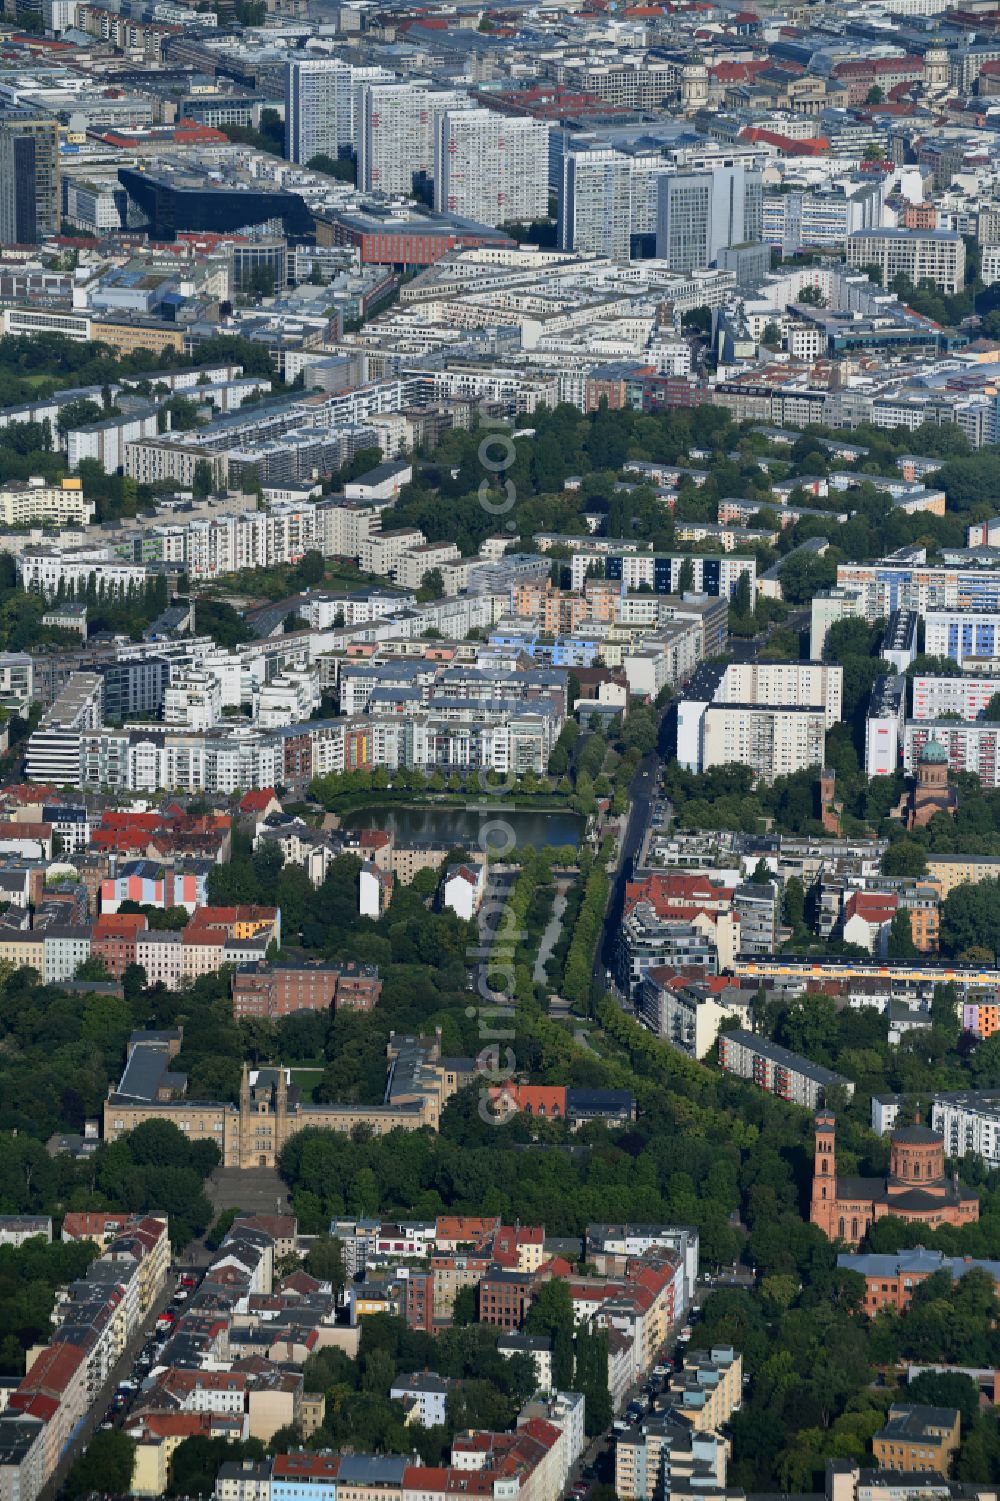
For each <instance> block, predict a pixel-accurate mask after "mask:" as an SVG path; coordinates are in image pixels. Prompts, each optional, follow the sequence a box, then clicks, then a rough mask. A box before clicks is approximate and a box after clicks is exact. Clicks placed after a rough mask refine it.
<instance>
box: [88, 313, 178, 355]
mask: <svg viewBox="0 0 1000 1501" xmlns="http://www.w3.org/2000/svg"><path fill="white" fill-rule="evenodd" d="M93 337H94V340H95V342H97V343H101V344H107V345H109V346H110V348H112V349H116V350H117V351H118V353H119V354H135V352H136V350H138V349H145V350H148V351H149V353H150V354H161V353H162V352H163V350H164V349H176V350H177V353H178V354H183V353H184V329H183V328H182V327H180V326H176V327H171V326H169V325H167V324H163V323H149V324H146V323H140V322H138V321H131V322H125V323H117V322H114V321H110V320H109V321H103V320H102V321H98V320H97V319H96V318H95V319H94V322H93Z"/></svg>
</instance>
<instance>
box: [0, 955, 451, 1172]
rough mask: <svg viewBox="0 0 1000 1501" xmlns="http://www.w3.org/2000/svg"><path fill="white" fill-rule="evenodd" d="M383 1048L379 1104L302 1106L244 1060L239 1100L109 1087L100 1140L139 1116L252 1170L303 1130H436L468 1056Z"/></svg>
mask: <svg viewBox="0 0 1000 1501" xmlns="http://www.w3.org/2000/svg"><path fill="white" fill-rule="evenodd" d="M19 936H20V935H19ZM28 936H29V937H30V935H28ZM3 957H4V955H3V952H2V941H0V958H3ZM20 962H21V963H25V962H31V961H30V960H27V961H26V960H23V959H22V960H21V961H20ZM39 972H40V971H39ZM386 1051H387V1054H388V1057H389V1062H390V1066H391V1067H390V1077H389V1088H388V1099H387V1102H386V1103H384V1104H381V1105H313V1104H311V1103H306V1102H304V1101H302V1100H300V1099H299V1097H298V1092H297V1091H296V1090H294V1089H293V1090H292V1091H291V1092H290V1091H289V1088H288V1075H287V1071H286V1070H285V1069H284V1068H274V1069H261V1070H259V1071H258V1072H257V1074H256V1075H255V1077H254V1079H253V1081H251V1078H250V1073H249V1070H248V1068H247V1067H246V1066H245V1065H244V1069H243V1079H242V1084H241V1088H240V1102H239V1105H233V1104H230V1103H229V1102H228V1101H220V1102H216V1101H200V1100H185V1099H180V1100H135V1099H133V1098H131V1097H130V1096H126V1095H120V1094H118V1093H116V1092H115V1091H112V1092H111V1094H109V1096H108V1098H107V1099H106V1100H105V1102H104V1140H105V1141H117V1140H118V1138H119V1137H120V1136H123V1135H125V1133H126V1132H128V1131H132V1130H134V1128H135V1127H136V1126H138V1125H141V1123H142V1122H143V1121H148V1120H161V1121H163V1120H165V1121H173V1122H174V1124H175V1125H177V1126H178V1127H179V1128H180V1129H181V1130H182V1131H183V1132H184V1134H185V1136H186V1137H187V1139H188V1140H189V1141H214V1142H215V1144H216V1146H217V1147H218V1148H219V1151H220V1152H221V1154H222V1165H223V1167H242V1168H251V1167H275V1166H276V1165H277V1162H278V1159H279V1157H280V1156H281V1152H282V1150H283V1148H284V1146H285V1143H286V1142H287V1141H288V1140H289V1139H290V1138H291V1137H292V1136H294V1135H295V1134H296V1132H298V1131H305V1130H308V1129H310V1128H312V1129H314V1130H324V1131H340V1132H343V1133H344V1134H345V1135H349V1134H350V1132H351V1131H353V1130H354V1128H355V1127H356V1126H367V1127H368V1128H369V1130H370V1131H371V1132H372V1133H373V1134H374V1135H376V1136H385V1135H387V1134H388V1133H389V1132H390V1131H420V1130H422V1129H423V1128H424V1127H427V1128H429V1129H430V1130H432V1131H436V1130H437V1129H438V1127H439V1123H440V1118H441V1111H442V1109H443V1108H444V1105H445V1102H446V1101H447V1100H449V1099H450V1098H451V1096H452V1095H453V1094H455V1093H456V1092H457V1091H458V1090H459V1089H461V1088H462V1087H463V1086H464V1085H465V1084H466V1083H468V1081H469V1080H470V1079H471V1077H472V1073H473V1069H474V1061H473V1060H472V1059H455V1058H449V1059H442V1057H441V1044H440V1035H438V1036H436V1037H434V1038H412V1037H411V1038H399V1039H396V1038H394V1037H392V1036H391V1037H390V1040H389V1045H388V1048H387V1050H386Z"/></svg>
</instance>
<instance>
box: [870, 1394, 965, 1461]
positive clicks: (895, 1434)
mask: <svg viewBox="0 0 1000 1501" xmlns="http://www.w3.org/2000/svg"><path fill="white" fill-rule="evenodd" d="M958 1439H959V1414H958V1408H957V1407H920V1406H903V1405H902V1404H899V1403H894V1404H893V1406H892V1407H890V1408H889V1420H888V1422H887V1423H886V1425H885V1427H884V1428H882V1429H880V1430H879V1432H878V1433H876V1435H875V1437H874V1438H873V1439H872V1452H873V1453H874V1455H875V1459H876V1462H877V1463H878V1465H879V1466H880V1468H882V1469H884V1470H909V1471H911V1472H912V1471H914V1470H934V1471H936V1472H937V1473H938V1474H940V1475H947V1474H948V1471H949V1470H950V1468H951V1460H952V1455H953V1454H954V1453H955V1451H956V1450H957V1449H958Z"/></svg>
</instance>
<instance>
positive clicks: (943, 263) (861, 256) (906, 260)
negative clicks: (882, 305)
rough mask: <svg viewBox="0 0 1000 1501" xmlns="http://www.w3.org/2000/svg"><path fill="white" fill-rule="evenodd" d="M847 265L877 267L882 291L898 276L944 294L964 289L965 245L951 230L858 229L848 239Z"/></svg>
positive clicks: (954, 231) (861, 267)
mask: <svg viewBox="0 0 1000 1501" xmlns="http://www.w3.org/2000/svg"><path fill="white" fill-rule="evenodd" d="M847 264H848V265H849V266H852V267H854V268H855V270H858V271H863V270H864V269H865V268H866V267H867V266H877V267H878V269H879V271H880V272H881V274H882V285H883V287H890V286H891V285H892V282H893V280H894V279H895V278H896V277H897V276H900V275H902V276H906V277H908V278H909V280H910V281H911V282H912V283H913V285H914V286H918V285H919V284H920V282H921V281H923V280H924V279H926V280H928V281H932V282H933V283H934V285H935V286H936V287H937V288H938V290H939V291H941V292H944V293H945V294H954V293H956V292H961V291H962V290H963V288H964V287H965V241H964V240H963V239H962V236H961V235H960V234H959V233H958V232H957V230H951V229H859V230H857V231H855V233H854V234H850V235H848V237H847Z"/></svg>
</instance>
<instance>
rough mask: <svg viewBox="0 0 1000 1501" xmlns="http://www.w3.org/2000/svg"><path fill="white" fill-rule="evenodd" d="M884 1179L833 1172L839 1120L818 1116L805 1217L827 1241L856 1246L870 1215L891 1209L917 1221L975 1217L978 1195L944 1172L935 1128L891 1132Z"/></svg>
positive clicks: (953, 1222)
mask: <svg viewBox="0 0 1000 1501" xmlns="http://www.w3.org/2000/svg"><path fill="white" fill-rule="evenodd" d="M889 1141H890V1155H889V1175H888V1177H886V1178H838V1177H837V1121H836V1118H835V1117H834V1116H832V1115H829V1114H826V1113H820V1114H819V1115H817V1117H816V1160H815V1164H814V1166H813V1186H812V1203H811V1205H810V1209H809V1218H810V1220H811V1221H812V1223H813V1224H814V1225H818V1226H819V1228H820V1229H821V1230H822V1231H823V1232H824V1233H825V1234H826V1235H828V1236H829V1237H830V1239H831V1240H842V1241H846V1242H847V1244H848V1245H852V1246H853V1245H857V1244H858V1242H859V1241H860V1240H861V1238H862V1237H863V1236H864V1234H865V1232H866V1231H867V1229H868V1227H869V1225H871V1224H872V1222H873V1221H874V1220H880V1219H882V1218H883V1217H884V1216H885V1215H887V1214H891V1215H894V1216H895V1217H896V1219H900V1220H914V1221H916V1222H917V1223H918V1224H922V1225H930V1226H931V1227H932V1228H933V1227H935V1226H937V1225H969V1224H972V1223H973V1221H975V1220H978V1218H979V1200H978V1198H977V1197H976V1195H975V1194H974V1193H971V1192H970V1191H969V1190H968V1189H965V1188H961V1187H960V1186H959V1183H958V1180H957V1179H954V1180H950V1179H948V1178H946V1177H945V1172H944V1140H943V1138H942V1137H940V1136H939V1135H938V1133H937V1132H936V1131H930V1130H928V1128H927V1127H926V1126H922V1125H921V1124H920V1121H919V1117H918V1119H917V1123H916V1124H915V1125H913V1126H902V1127H901V1128H900V1129H899V1130H898V1131H893V1133H892V1135H891V1137H890V1138H889Z"/></svg>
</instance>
